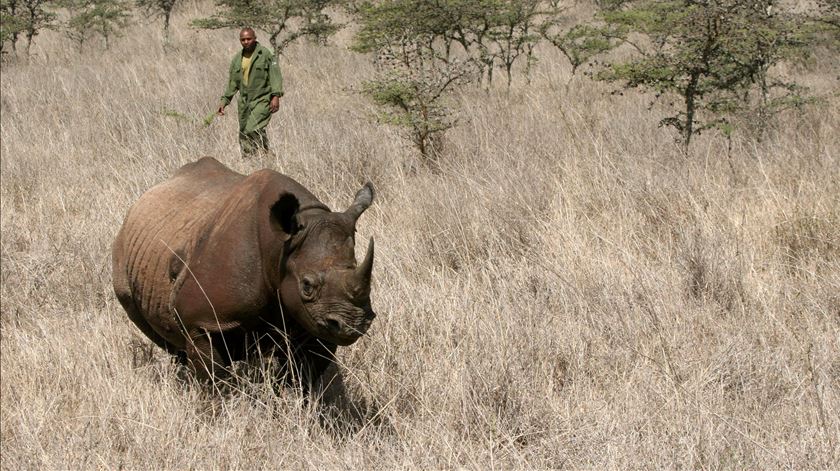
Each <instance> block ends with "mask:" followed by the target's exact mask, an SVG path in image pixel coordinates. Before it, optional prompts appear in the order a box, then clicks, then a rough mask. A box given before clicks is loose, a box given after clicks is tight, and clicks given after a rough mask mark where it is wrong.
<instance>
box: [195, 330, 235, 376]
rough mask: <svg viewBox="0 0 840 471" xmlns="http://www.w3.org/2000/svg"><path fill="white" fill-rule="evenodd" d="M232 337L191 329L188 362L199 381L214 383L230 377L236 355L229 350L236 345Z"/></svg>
mask: <svg viewBox="0 0 840 471" xmlns="http://www.w3.org/2000/svg"><path fill="white" fill-rule="evenodd" d="M231 335H232V334H231ZM231 335H228V334H225V333H223V332H210V331H208V330H206V329H190V331H189V339H188V340H187V348H186V353H187V361H188V363H190V364H191V365H192V367H193V370H194V371H195V373H196V376H197V377H198V379H200V380H202V381H213V380H219V379H225V378H227V377H228V376H230V373H231V371H230V366H231V364H232V362H233V357H235V353H234V352H231V351H228V350H227V348H228V346H231V347H233V346H235V345H236V341H235V340H234V339H233V338H231ZM226 337H228V338H227V339H226Z"/></svg>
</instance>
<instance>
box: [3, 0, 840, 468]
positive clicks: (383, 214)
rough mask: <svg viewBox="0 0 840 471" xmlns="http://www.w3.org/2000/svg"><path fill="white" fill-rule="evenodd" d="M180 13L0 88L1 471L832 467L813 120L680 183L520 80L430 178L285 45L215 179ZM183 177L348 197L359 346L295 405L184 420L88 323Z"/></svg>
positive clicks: (329, 77)
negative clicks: (162, 189)
mask: <svg viewBox="0 0 840 471" xmlns="http://www.w3.org/2000/svg"><path fill="white" fill-rule="evenodd" d="M204 6H206V5H203V4H200V3H199V4H192V5H188V6H187V7H186V8H185V9H183V10H182V11H180V12H179V15H178V16H177V18H176V21H175V36H174V43H175V45H176V46H175V50H173V51H170V53H168V54H164V52H163V51H162V49H161V47H160V41H159V32H158V29H159V25H151V26H148V25H141V26H137V27H135V28H134V29H132V30H131V31H130V32H129V33H130V34H129V35H128V36H127V37H125V38H123V39H121V40H119V41H118V42H116V43H115V45H114V46H113V48H112V50H109V51H102V50H98V49H96V48H95V47H91V48H90V49H89V50H88V52H87V54H86V55H84V56H80V55H78V54H77V53H76V51H75V50H74V48H73V47H71V46H70V45H69V44H68V43H67V42H66V41H64V40H62V39H61V38H60V37H59V36H56V35H51V34H44V35H43V36H39V37H38V38H37V45H36V47H35V48H33V53H34V56H33V58H32V59H31V60H30V61H29V62H28V63H27V62H26V61H23V60H14V61H11V62H7V63H6V64H4V65H3V68H2V81H1V82H0V84H1V87H0V91H1V92H2V94H1V95H0V98H1V99H2V117H0V125H2V139H0V150H1V151H2V161H1V163H0V170H2V192H1V193H0V195H2V200H0V201H1V202H2V208H0V209H2V291H1V292H0V293H2V316H0V328H1V329H2V330H0V333H1V334H2V343H0V351H1V352H2V356H0V358H1V359H2V362H1V363H0V373H1V374H2V386H1V387H0V391H2V402H0V412H1V414H0V432H2V441H0V443H1V444H2V461H1V463H2V468H3V469H9V470H11V469H21V468H34V469H91V468H128V469H149V468H152V469H218V468H239V469H253V468H293V469H297V468H300V467H306V468H318V469H321V468H326V469H336V468H345V467H353V468H395V467H401V468H454V467H459V468H460V467H466V468H476V469H485V468H491V467H495V468H571V469H580V468H614V469H628V468H750V469H774V468H794V469H829V468H836V467H838V466H840V464H838V460H839V459H840V438H839V437H840V420H838V416H840V162H838V150H840V142H838V141H840V112H838V110H840V102H838V99H837V98H836V97H835V98H832V99H831V101H830V103H828V106H824V107H821V108H811V109H809V110H808V111H806V112H804V113H791V114H788V115H785V116H783V117H782V118H781V122H780V123H779V126H778V128H777V129H776V130H775V131H774V132H773V133H772V134H771V135H770V136H769V137H768V138H767V139H765V140H763V141H756V140H754V139H751V138H749V136H744V135H739V136H737V137H736V139H735V141H734V142H733V148H732V151H731V155H730V154H729V153H728V152H727V145H726V142H724V141H723V140H722V139H721V138H719V137H716V136H712V135H710V136H703V137H702V138H700V139H698V140H697V142H696V145H695V148H694V155H692V156H691V157H684V156H681V155H680V154H679V152H678V149H677V147H676V146H675V145H674V143H673V136H672V135H671V134H670V133H669V132H668V131H666V130H662V129H658V128H657V127H656V125H655V123H656V120H657V119H658V118H657V115H656V113H655V112H654V113H652V112H648V111H647V109H646V108H647V105H648V98H646V97H643V96H639V95H635V94H625V95H624V96H617V95H610V94H609V93H605V92H608V91H609V89H607V88H606V87H605V86H604V85H600V84H596V83H592V82H590V81H588V80H586V79H584V78H575V79H573V80H572V81H571V84H570V86H569V87H568V89H567V88H565V84H566V82H567V80H568V78H569V76H568V74H569V70H568V68H567V67H566V66H565V64H564V63H563V62H562V61H561V60H560V58H559V57H558V56H556V55H554V54H553V53H552V52H551V51H543V57H542V59H543V60H542V61H541V62H540V64H539V67H538V69H537V71H536V76H535V77H534V80H533V83H532V84H531V85H530V86H526V85H525V84H524V83H521V82H517V83H515V84H514V87H513V88H512V90H511V91H510V92H509V93H506V92H505V91H504V87H503V86H500V87H499V88H498V89H493V90H492V91H490V92H489V93H485V92H484V91H481V90H467V91H465V92H464V93H463V94H462V95H461V96H459V100H460V104H461V107H462V109H463V110H464V114H463V115H462V119H461V122H460V124H459V126H458V127H457V128H455V129H453V130H452V131H451V132H450V133H449V134H448V135H447V137H446V142H445V145H446V152H447V154H446V156H445V158H443V159H442V160H441V162H440V166H439V168H436V169H431V168H429V167H428V166H424V165H423V164H422V162H419V161H418V160H417V157H416V155H415V154H414V152H412V150H411V149H410V148H409V147H407V146H406V145H405V144H404V142H403V141H402V140H400V139H399V138H398V137H397V136H396V135H395V133H394V132H393V130H392V129H389V128H386V127H382V126H378V125H376V124H375V123H373V122H372V121H371V120H370V117H371V115H372V114H373V109H372V108H371V106H370V105H369V104H368V103H367V102H365V101H364V99H363V98H362V97H360V96H359V95H357V94H356V93H354V92H353V91H352V88H353V87H354V86H356V85H357V84H358V82H359V80H361V79H363V78H365V77H367V76H369V74H370V73H371V69H370V67H369V66H368V64H367V63H366V61H365V58H364V57H361V56H358V55H354V54H353V53H350V52H348V51H347V50H346V49H345V48H343V47H341V46H340V45H339V46H334V47H328V48H320V47H315V46H310V45H300V46H296V47H293V48H291V49H290V50H289V52H288V54H287V55H286V56H284V57H283V58H282V59H281V67H282V69H283V71H284V73H285V77H286V84H287V90H288V94H287V95H286V97H285V98H284V99H283V101H282V104H281V111H280V112H279V113H278V115H277V116H276V117H275V118H274V120H273V121H272V123H271V125H270V128H269V136H270V139H271V141H272V146H273V148H274V149H275V151H276V154H277V155H276V156H274V157H265V158H263V159H262V160H254V161H252V160H242V159H241V158H240V157H239V155H238V148H237V142H236V133H235V127H236V124H235V115H234V113H229V114H228V116H226V117H224V118H222V119H217V120H216V121H215V122H214V123H213V124H212V125H210V126H209V127H204V126H202V124H201V122H200V121H201V118H202V117H204V116H205V115H206V114H207V113H208V112H210V111H211V110H212V109H213V108H214V107H215V105H216V103H217V99H218V96H219V95H220V93H221V90H222V86H223V83H224V80H225V71H226V70H227V67H226V66H227V63H228V60H229V57H230V56H231V54H232V53H233V52H234V51H235V50H236V48H237V47H238V45H237V42H236V38H235V33H233V34H232V33H221V32H220V33H206V32H195V31H191V30H188V29H187V28H186V26H185V25H186V23H187V21H188V20H189V19H190V18H192V17H195V16H198V15H199V10H200V8H202V7H204ZM344 43H346V34H345V36H343V37H341V38H339V44H344ZM825 59H826V62H825V64H823V65H820V66H819V68H818V69H816V70H814V71H797V74H800V77H801V79H802V80H803V81H806V82H807V83H809V84H810V85H812V86H813V87H814V88H815V89H816V90H821V91H827V90H831V89H832V88H834V87H837V74H836V71H837V69H836V67H837V58H834V57H827V58H825ZM826 64H827V65H826ZM202 155H212V156H215V157H216V158H218V159H219V160H221V161H222V162H224V163H226V164H227V165H229V166H231V167H233V168H234V169H236V170H238V171H240V172H244V173H248V172H251V171H253V170H256V169H259V168H262V167H270V168H273V169H276V170H279V171H282V172H285V173H287V174H289V175H291V176H292V177H294V178H295V179H297V180H298V181H300V182H301V183H303V184H304V185H305V186H307V187H308V188H310V189H311V190H312V191H313V192H314V193H315V194H316V195H318V196H320V197H321V198H322V199H323V200H324V201H325V202H326V203H327V204H329V205H330V206H331V207H334V208H342V209H343V208H344V207H346V205H347V204H348V203H349V202H350V200H351V198H352V196H353V194H354V192H355V190H356V189H357V188H358V187H359V185H360V183H361V182H363V181H364V180H367V179H369V180H372V181H373V182H374V184H375V185H376V187H377V190H378V199H377V202H376V203H375V205H374V206H373V207H372V208H371V209H370V210H369V211H368V212H367V213H366V214H365V215H364V216H363V218H362V220H361V222H360V226H359V230H360V237H359V240H360V241H366V240H367V237H368V236H371V235H373V236H375V237H376V240H377V259H376V267H375V286H374V292H373V302H374V307H375V308H376V309H377V311H378V312H379V317H378V318H377V319H376V321H375V322H374V325H373V327H372V329H371V331H370V333H369V334H368V335H367V336H365V337H364V338H362V339H361V340H360V341H359V342H357V343H356V344H354V345H353V346H351V347H348V348H342V349H340V351H339V361H340V368H338V372H339V373H340V380H336V381H340V382H341V383H342V384H338V383H337V384H336V385H335V386H334V387H331V388H330V389H329V390H328V391H327V394H326V395H325V397H324V398H321V399H315V400H312V401H306V400H304V399H302V398H301V397H300V396H299V395H298V394H296V393H295V392H294V391H283V392H281V393H280V394H274V393H273V392H271V391H270V388H268V387H267V386H266V385H264V384H261V383H248V382H243V383H242V384H240V385H239V387H238V390H237V391H235V392H233V393H229V394H224V395H221V396H218V395H214V394H212V393H208V391H207V390H206V388H203V387H200V386H196V385H195V384H193V383H191V382H190V380H189V377H188V376H187V377H186V379H185V377H184V374H183V372H181V371H179V370H177V368H175V367H174V366H173V365H172V364H171V363H170V362H169V361H168V360H167V358H166V357H165V355H164V354H163V353H162V352H160V351H157V350H154V349H152V348H150V346H149V342H147V341H146V340H145V339H144V338H143V337H142V335H141V334H140V333H139V331H138V330H137V329H136V328H135V327H134V326H133V325H131V324H130V322H129V321H128V320H127V319H126V317H125V315H124V313H123V312H122V309H121V308H120V306H119V304H118V303H117V302H116V300H115V298H114V296H113V294H112V290H111V285H110V260H109V254H110V244H111V241H112V239H113V237H114V235H115V233H116V231H117V230H118V228H119V225H120V223H121V221H122V218H123V216H124V214H125V212H126V210H127V209H128V207H129V206H130V205H131V204H132V203H133V202H134V201H135V200H136V199H137V197H138V196H139V195H140V194H141V193H142V192H143V191H145V190H146V189H147V188H149V187H150V186H152V185H153V184H155V183H156V182H159V181H161V180H163V179H165V178H166V177H167V176H168V175H169V174H170V173H171V172H172V171H173V170H174V169H176V168H178V167H179V166H180V165H183V164H185V163H187V162H190V161H192V160H194V159H196V158H197V157H199V156H202ZM360 250H361V248H360Z"/></svg>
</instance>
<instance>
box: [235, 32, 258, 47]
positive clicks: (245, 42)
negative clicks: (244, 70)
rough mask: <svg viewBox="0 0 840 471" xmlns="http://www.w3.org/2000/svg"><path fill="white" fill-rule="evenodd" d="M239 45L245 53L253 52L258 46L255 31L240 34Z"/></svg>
mask: <svg viewBox="0 0 840 471" xmlns="http://www.w3.org/2000/svg"><path fill="white" fill-rule="evenodd" d="M239 43H240V44H242V50H243V51H244V52H251V51H253V50H254V48H255V47H256V46H257V36H256V35H255V34H254V32H253V31H249V30H242V31H240V32H239Z"/></svg>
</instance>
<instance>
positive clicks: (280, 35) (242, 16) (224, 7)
mask: <svg viewBox="0 0 840 471" xmlns="http://www.w3.org/2000/svg"><path fill="white" fill-rule="evenodd" d="M339 3H340V0H219V1H218V3H217V4H218V6H219V7H221V11H220V12H219V13H217V14H216V15H214V16H211V17H209V18H202V19H198V20H194V21H193V22H192V24H193V26H194V27H197V28H202V29H222V28H242V27H246V26H248V27H251V28H254V29H259V30H262V31H266V32H267V33H268V35H269V38H268V41H269V43H270V44H271V46H272V48H273V49H274V53H275V54H277V55H280V54H282V53H283V50H284V49H285V48H286V47H287V46H289V45H290V44H292V43H293V42H295V41H297V40H298V39H299V38H303V37H308V38H311V39H313V40H315V41H317V42H320V43H324V42H325V41H326V39H327V38H329V37H330V36H331V35H332V34H334V33H335V32H336V31H338V30H339V29H341V26H340V25H338V24H336V23H335V22H333V20H332V18H331V17H330V16H329V15H328V14H327V13H326V11H327V9H328V8H329V7H331V6H334V5H338V4H339Z"/></svg>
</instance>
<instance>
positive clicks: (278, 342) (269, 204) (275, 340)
mask: <svg viewBox="0 0 840 471" xmlns="http://www.w3.org/2000/svg"><path fill="white" fill-rule="evenodd" d="M373 198H374V190H373V186H372V185H371V184H370V183H369V182H368V183H367V184H365V185H364V186H363V187H362V189H360V190H359V191H358V192H357V193H356V196H355V200H354V201H353V203H352V204H351V205H350V207H349V208H348V209H347V210H346V211H344V212H333V211H331V210H330V209H329V208H328V207H327V206H326V205H324V204H323V203H321V202H320V201H319V200H318V199H317V198H316V197H315V196H314V195H313V194H312V193H310V192H309V191H308V190H307V189H306V188H304V187H303V186H301V184H299V183H298V182H296V181H295V180H293V179H292V178H290V177H288V176H285V175H282V174H280V173H277V172H275V171H272V170H269V169H263V170H260V171H257V172H254V173H252V174H251V175H248V176H245V175H242V174H239V173H236V172H234V171H232V170H230V169H228V168H227V167H225V166H224V165H222V164H221V163H219V162H218V161H217V160H215V159H213V158H210V157H204V158H202V159H201V160H198V161H197V162H194V163H190V164H187V165H184V166H183V167H181V168H180V169H179V170H177V171H176V172H175V173H174V175H173V176H172V177H171V178H170V179H169V180H166V181H164V182H162V183H160V184H158V185H156V186H154V187H152V188H151V189H149V190H148V191H147V192H146V193H144V194H143V195H142V196H141V197H140V199H139V200H138V201H137V202H136V203H135V204H134V205H133V206H132V207H131V209H130V210H129V211H128V214H127V216H126V218H125V221H124V223H123V225H122V228H121V229H120V231H119V233H118V234H117V237H116V240H115V241H114V245H113V253H112V260H113V282H114V291H115V293H116V295H117V298H118V299H119V301H120V303H121V304H122V306H123V308H124V309H125V311H126V313H127V314H128V317H129V319H131V321H132V322H133V323H134V324H135V325H136V326H137V327H138V328H139V329H140V331H141V332H143V334H145V335H146V336H147V337H148V338H149V339H151V340H152V342H154V343H155V344H157V345H158V346H160V347H161V348H163V349H164V350H166V351H167V352H170V353H172V354H173V355H175V357H176V358H180V359H181V361H182V362H184V363H186V364H188V365H191V367H192V369H194V371H195V373H196V376H197V377H199V378H201V379H205V380H206V379H210V378H214V377H217V376H218V375H223V376H225V375H227V374H229V372H230V366H231V364H232V362H234V361H237V360H243V359H246V358H247V357H248V356H249V355H251V354H253V353H261V354H273V355H274V356H277V357H279V358H280V359H281V361H282V362H283V363H282V364H283V365H287V367H286V368H285V369H284V371H286V372H287V375H286V377H287V378H288V377H289V376H295V375H293V374H292V373H293V372H297V376H296V379H297V380H300V381H304V382H310V383H311V382H312V381H315V380H317V379H318V377H319V376H320V375H321V374H322V373H323V371H324V370H325V369H326V368H327V367H328V366H329V365H330V363H331V362H332V361H333V360H334V354H335V351H336V347H337V346H339V345H341V346H344V345H350V344H352V343H353V342H355V341H356V340H357V339H359V337H360V336H362V335H363V334H364V333H365V332H366V331H367V330H368V328H369V327H370V325H371V321H372V320H373V318H374V317H375V314H374V312H373V309H372V308H371V302H370V285H371V273H372V269H373V253H374V252H373V250H374V244H373V238H371V239H370V242H369V244H368V249H367V253H366V255H365V258H364V260H363V261H362V263H361V264H359V265H357V263H356V258H355V250H354V247H355V231H356V221H357V220H358V218H359V216H360V215H361V214H362V213H363V212H364V211H365V210H366V209H367V208H368V207H369V206H370V205H371V203H372V202H373ZM289 365H294V366H295V369H290V368H288V366H289Z"/></svg>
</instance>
